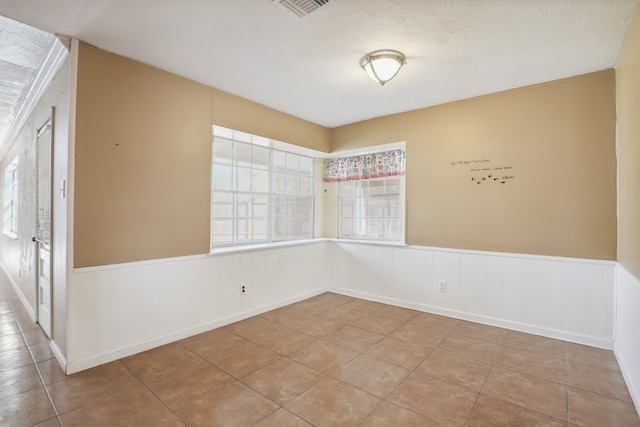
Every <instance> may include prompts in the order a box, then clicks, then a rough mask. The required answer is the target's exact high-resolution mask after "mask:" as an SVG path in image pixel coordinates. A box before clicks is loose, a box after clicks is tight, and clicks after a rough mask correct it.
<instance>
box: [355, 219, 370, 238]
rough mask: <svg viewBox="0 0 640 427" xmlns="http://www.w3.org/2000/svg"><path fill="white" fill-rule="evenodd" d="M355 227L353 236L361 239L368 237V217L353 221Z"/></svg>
mask: <svg viewBox="0 0 640 427" xmlns="http://www.w3.org/2000/svg"><path fill="white" fill-rule="evenodd" d="M353 224H354V227H355V229H354V230H353V236H354V237H356V238H359V239H366V238H367V219H366V218H356V219H354V221H353Z"/></svg>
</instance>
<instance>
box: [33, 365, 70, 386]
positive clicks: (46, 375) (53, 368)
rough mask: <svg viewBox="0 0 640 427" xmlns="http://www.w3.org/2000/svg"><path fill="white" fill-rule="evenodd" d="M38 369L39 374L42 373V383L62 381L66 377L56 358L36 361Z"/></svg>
mask: <svg viewBox="0 0 640 427" xmlns="http://www.w3.org/2000/svg"><path fill="white" fill-rule="evenodd" d="M38 370H39V371H40V375H42V379H43V380H44V383H45V384H47V385H49V384H53V383H55V382H57V381H62V380H64V379H65V378H66V375H65V373H64V371H63V370H62V367H61V366H60V364H59V363H58V361H57V360H56V359H48V360H43V361H42V362H38Z"/></svg>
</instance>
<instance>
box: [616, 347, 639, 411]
mask: <svg viewBox="0 0 640 427" xmlns="http://www.w3.org/2000/svg"><path fill="white" fill-rule="evenodd" d="M613 353H614V354H615V355H616V360H617V361H618V365H619V366H620V371H622V377H623V378H624V382H625V383H626V384H627V388H628V389H629V394H630V395H631V400H633V404H634V405H635V407H636V412H638V413H640V390H638V389H637V388H636V385H635V383H634V382H633V380H632V378H631V374H630V373H629V370H628V369H627V366H628V365H627V361H626V360H625V359H624V356H622V352H621V351H620V349H619V348H618V345H617V344H614V346H613Z"/></svg>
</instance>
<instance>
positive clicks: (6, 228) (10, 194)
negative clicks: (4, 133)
mask: <svg viewBox="0 0 640 427" xmlns="http://www.w3.org/2000/svg"><path fill="white" fill-rule="evenodd" d="M18 165H19V158H18V156H16V157H15V158H14V159H13V160H12V161H11V163H9V165H8V166H7V167H6V169H5V170H4V225H3V228H2V231H3V232H4V234H6V235H7V236H9V237H11V238H12V239H17V238H18V196H19V180H18Z"/></svg>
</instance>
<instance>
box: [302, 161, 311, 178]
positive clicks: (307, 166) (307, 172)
mask: <svg viewBox="0 0 640 427" xmlns="http://www.w3.org/2000/svg"><path fill="white" fill-rule="evenodd" d="M300 175H303V176H309V177H310V176H313V159H312V158H311V157H304V156H300Z"/></svg>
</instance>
